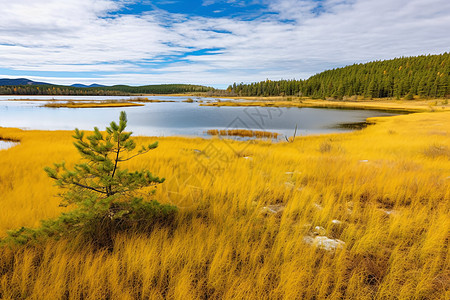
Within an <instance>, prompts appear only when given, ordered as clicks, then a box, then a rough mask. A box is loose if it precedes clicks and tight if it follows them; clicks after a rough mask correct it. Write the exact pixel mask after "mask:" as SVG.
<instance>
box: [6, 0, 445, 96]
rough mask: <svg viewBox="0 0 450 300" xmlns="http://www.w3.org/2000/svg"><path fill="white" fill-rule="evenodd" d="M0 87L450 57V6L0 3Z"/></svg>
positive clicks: (255, 76) (174, 79)
mask: <svg viewBox="0 0 450 300" xmlns="http://www.w3.org/2000/svg"><path fill="white" fill-rule="evenodd" d="M0 12H1V15H2V17H1V18H0V78H22V77H25V78H29V79H32V80H37V81H45V82H50V83H55V84H68V85H69V84H73V83H84V84H91V83H98V84H104V85H113V84H129V85H147V84H164V83H189V84H202V85H208V86H213V87H216V88H226V87H227V86H228V85H229V84H232V83H233V82H237V83H240V82H244V83H249V82H256V81H261V80H266V79H271V80H279V79H294V78H295V79H306V78H308V77H309V76H311V75H314V74H316V73H319V72H321V71H324V70H327V69H332V68H337V67H343V66H346V65H350V64H354V63H362V62H368V61H373V60H383V59H391V58H395V57H401V56H415V55H422V54H439V53H444V52H449V51H450V33H449V32H450V1H448V0H241V1H240V0H192V1H179V0H146V1H134V0H115V1H113V0H64V1H61V0H15V1H11V0H0Z"/></svg>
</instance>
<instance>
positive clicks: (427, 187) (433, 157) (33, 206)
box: [0, 112, 450, 299]
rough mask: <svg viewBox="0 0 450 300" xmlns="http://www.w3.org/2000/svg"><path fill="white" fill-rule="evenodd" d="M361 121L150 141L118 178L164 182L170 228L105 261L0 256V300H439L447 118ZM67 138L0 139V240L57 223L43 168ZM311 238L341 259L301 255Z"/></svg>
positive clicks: (63, 254)
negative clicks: (354, 127) (297, 133)
mask: <svg viewBox="0 0 450 300" xmlns="http://www.w3.org/2000/svg"><path fill="white" fill-rule="evenodd" d="M371 121H374V122H376V123H377V124H376V125H373V126H370V127H368V128H366V129H364V130H362V131H358V132H352V133H346V134H333V135H323V136H309V137H297V138H296V139H295V141H294V142H292V143H286V142H280V143H272V142H270V141H251V142H238V141H232V140H229V141H224V140H221V139H217V138H213V139H212V140H205V139H200V138H196V139H188V138H177V137H167V138H157V140H159V142H160V146H159V147H158V148H157V149H156V150H154V151H152V152H151V153H150V154H148V155H146V156H144V157H142V158H141V159H139V160H135V161H133V160H131V161H129V164H128V167H129V168H130V169H135V168H149V169H150V170H151V171H153V172H154V173H155V174H157V175H160V176H164V177H166V182H165V183H163V184H162V185H160V186H159V187H158V189H157V192H156V194H155V195H154V198H155V199H158V200H159V201H161V202H164V203H168V202H169V203H174V204H177V205H179V207H180V213H179V215H178V216H177V219H176V223H175V225H173V226H172V227H170V228H159V229H155V230H154V231H152V232H150V233H148V235H143V234H140V235H138V234H128V235H125V234H124V235H121V236H119V237H117V239H116V241H115V248H114V250H113V251H112V252H108V251H106V250H105V251H103V250H101V251H98V250H95V249H93V248H92V246H91V245H84V246H83V247H82V249H80V248H79V247H78V248H74V247H73V246H71V245H73V244H74V243H75V242H76V241H74V240H71V241H66V240H60V241H51V242H48V243H47V244H45V245H38V246H33V247H31V246H29V247H13V248H12V249H10V248H1V249H0V298H4V299H24V298H30V299H81V298H83V299H164V298H166V299H206V298H208V299H268V298H270V299H325V298H328V299H342V298H345V299H374V298H379V299H448V298H449V296H450V292H449V288H450V286H449V283H450V278H449V276H450V273H449V236H450V232H449V228H450V154H449V152H448V151H447V150H448V149H449V147H450V112H441V113H417V114H412V115H402V116H396V117H388V118H376V119H372V120H371ZM71 135H72V132H66V131H54V132H46V131H21V130H19V129H8V128H0V136H2V137H4V138H10V139H15V140H20V141H21V143H20V145H18V146H15V147H13V148H10V149H8V150H5V151H0V166H1V168H0V195H1V196H0V205H1V210H0V235H1V236H5V233H6V231H7V230H9V229H14V228H18V227H21V226H32V227H34V226H38V225H39V220H41V219H46V218H53V217H55V216H57V215H58V214H60V213H61V212H62V211H63V209H62V208H60V207H58V204H59V199H58V198H56V197H55V196H54V195H55V194H56V193H57V189H56V188H55V187H54V186H52V184H53V183H52V181H51V180H50V179H49V178H47V177H46V175H45V174H44V172H43V168H44V166H47V165H51V164H52V163H53V162H60V161H62V160H65V161H66V162H67V164H69V165H70V164H72V163H74V162H76V161H77V160H78V154H77V153H76V151H75V149H74V147H73V146H72V138H71ZM154 140H156V138H151V137H140V138H138V143H144V142H145V143H148V142H152V141H154ZM269 205H272V206H274V205H279V206H280V207H282V206H284V210H283V211H282V212H281V213H276V214H270V213H269V214H267V213H262V211H264V207H266V208H267V207H268V206H269ZM332 220H339V221H341V222H342V223H341V224H336V223H333V222H332ZM315 226H322V227H323V228H324V230H325V231H326V236H328V237H330V238H338V239H340V240H342V241H344V242H345V246H344V248H343V249H342V250H337V251H325V250H322V249H317V248H315V247H313V246H311V245H309V244H307V243H305V242H304V241H303V237H304V236H306V235H308V234H309V233H310V232H311V231H312V230H313V228H314V227H315ZM74 239H75V240H76V238H75V237H74Z"/></svg>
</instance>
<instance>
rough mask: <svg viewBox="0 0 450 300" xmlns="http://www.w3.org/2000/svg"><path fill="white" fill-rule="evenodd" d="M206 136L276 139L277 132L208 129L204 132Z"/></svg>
mask: <svg viewBox="0 0 450 300" xmlns="http://www.w3.org/2000/svg"><path fill="white" fill-rule="evenodd" d="M206 133H207V134H208V135H220V136H240V137H256V138H269V139H271V138H273V139H277V138H278V135H279V134H278V133H277V132H269V131H260V130H250V129H222V130H218V129H210V130H208V131H207V132H206Z"/></svg>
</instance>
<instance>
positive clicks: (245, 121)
mask: <svg viewBox="0 0 450 300" xmlns="http://www.w3.org/2000/svg"><path fill="white" fill-rule="evenodd" d="M18 98H22V99H24V98H25V99H32V100H29V101H8V100H9V99H18ZM52 98H53V99H55V100H66V99H74V100H86V101H88V100H90V101H92V100H96V101H97V100H111V99H114V100H118V99H129V98H130V97H122V96H120V97H92V96H86V97H84V96H55V97H49V96H19V97H17V96H16V97H13V96H0V126H2V127H19V128H24V129H44V130H61V129H63V130H73V129H74V128H75V127H78V128H79V129H83V130H90V129H92V128H93V127H94V126H97V127H99V128H100V129H104V128H105V127H106V126H108V124H109V123H110V122H111V121H112V120H115V121H117V120H118V117H119V112H120V111H122V110H124V111H126V112H127V115H128V129H129V130H131V131H133V132H134V133H135V134H137V135H150V136H173V135H185V136H206V135H205V131H206V130H208V129H237V128H239V129H252V130H265V131H273V132H278V133H280V134H283V135H288V136H292V135H293V132H294V128H295V126H296V125H298V130H297V135H310V134H321V133H333V132H345V131H349V130H351V129H349V128H339V126H338V125H339V124H343V123H358V122H364V121H365V120H366V119H367V118H369V117H376V116H391V115H395V113H388V112H382V111H368V110H339V109H317V108H267V107H208V106H199V103H196V102H194V103H185V102H182V101H183V100H186V99H187V98H188V97H171V96H170V97H169V96H155V97H148V98H149V99H159V100H170V101H176V102H162V103H145V106H139V107H127V108H123V107H118V108H79V109H74V108H46V107H41V105H43V104H45V101H44V102H42V101H33V100H38V99H52ZM131 98H133V97H131ZM191 98H192V99H194V100H195V101H204V102H208V101H213V100H215V99H217V98H198V97H191Z"/></svg>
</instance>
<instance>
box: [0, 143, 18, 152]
mask: <svg viewBox="0 0 450 300" xmlns="http://www.w3.org/2000/svg"><path fill="white" fill-rule="evenodd" d="M18 144H19V143H16V142H8V141H0V150H6V149H8V148H11V147H14V146H15V145H18Z"/></svg>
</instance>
